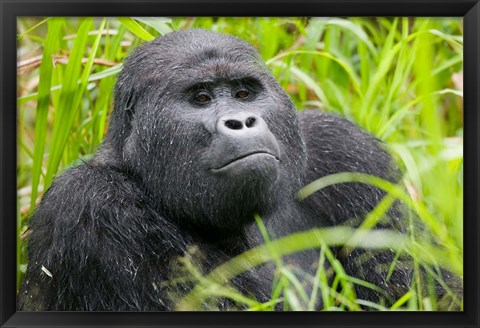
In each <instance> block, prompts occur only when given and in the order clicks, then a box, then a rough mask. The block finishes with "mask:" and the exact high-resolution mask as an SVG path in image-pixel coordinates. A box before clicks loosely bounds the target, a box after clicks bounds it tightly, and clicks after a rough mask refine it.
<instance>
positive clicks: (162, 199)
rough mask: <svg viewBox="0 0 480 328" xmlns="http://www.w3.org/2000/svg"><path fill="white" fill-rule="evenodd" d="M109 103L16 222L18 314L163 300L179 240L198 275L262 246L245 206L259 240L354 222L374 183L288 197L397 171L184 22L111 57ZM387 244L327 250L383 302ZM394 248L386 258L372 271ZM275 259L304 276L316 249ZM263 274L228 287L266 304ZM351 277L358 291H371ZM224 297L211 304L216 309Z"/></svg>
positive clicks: (226, 41)
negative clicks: (95, 137)
mask: <svg viewBox="0 0 480 328" xmlns="http://www.w3.org/2000/svg"><path fill="white" fill-rule="evenodd" d="M114 99H115V101H114V109H113V112H112V115H111V121H110V125H109V129H108V132H107V135H106V137H105V140H104V141H103V143H102V144H101V146H100V147H99V149H98V151H97V152H96V154H95V155H94V157H93V159H92V160H90V161H88V162H85V163H83V164H81V165H79V166H77V167H73V168H70V169H68V170H66V171H65V172H64V173H62V174H61V175H60V176H58V177H56V179H55V180H54V182H53V184H52V186H51V187H50V188H49V189H48V190H47V191H46V193H45V194H44V195H43V199H42V201H41V203H40V204H39V206H38V207H37V209H36V210H35V211H34V213H33V214H32V216H31V217H30V219H29V229H30V230H31V235H30V237H29V240H28V258H29V262H28V269H27V272H26V275H25V279H24V282H23V284H22V286H21V289H20V292H19V297H18V309H19V310H23V311H39V310H41V311H45V310H54V311H59V310H60V311H62V310H68V311H167V310H174V309H175V300H174V299H172V298H171V297H170V296H169V295H172V294H174V293H175V292H180V293H182V292H185V293H186V292H188V290H191V288H192V286H190V285H189V284H188V283H186V284H184V285H175V286H173V285H171V284H168V283H166V282H168V281H170V280H172V278H173V277H175V276H176V275H178V272H176V271H175V270H176V269H175V268H177V267H178V266H175V265H172V263H174V262H175V261H176V260H177V259H178V258H179V257H182V256H185V255H186V254H188V253H189V252H190V251H191V248H192V245H195V247H196V248H197V249H198V251H199V252H200V253H201V254H202V261H201V265H202V269H203V270H204V272H209V271H210V270H212V269H213V268H215V267H216V266H218V265H219V264H221V263H223V262H225V261H227V260H229V259H231V258H233V257H235V256H236V255H238V254H240V253H242V252H244V251H246V250H248V249H251V248H253V247H255V246H258V245H261V244H263V242H264V240H263V236H262V234H261V233H260V232H259V229H258V225H257V223H256V222H255V219H254V217H255V215H256V214H258V215H259V216H260V217H261V218H262V220H263V222H264V224H265V226H266V228H267V230H268V232H269V234H270V236H272V238H280V237H282V236H286V235H289V234H291V233H294V232H299V231H306V230H308V229H312V228H317V227H328V226H337V225H345V224H350V223H351V224H352V225H353V226H358V222H359V221H361V219H362V218H364V217H365V215H366V214H368V213H369V212H370V211H371V210H372V209H373V208H374V207H375V206H376V204H377V203H378V202H379V201H380V200H381V199H382V198H383V197H384V196H385V193H384V192H383V191H381V190H379V189H377V188H375V187H372V186H369V185H366V184H360V183H344V184H339V185H333V186H330V187H327V188H325V189H322V190H320V191H318V192H316V193H315V194H314V195H312V196H311V197H309V198H307V199H306V200H304V201H299V200H297V199H296V197H295V195H296V194H297V192H298V191H299V190H300V189H301V188H302V187H303V186H305V185H306V184H307V183H309V182H312V181H314V180H316V179H318V178H320V177H323V176H326V175H329V174H332V173H338V172H362V173H367V174H371V175H375V176H378V177H381V178H383V179H386V180H388V181H391V182H394V183H396V182H398V181H399V178H400V175H399V173H398V169H397V168H396V167H395V165H394V164H393V162H392V158H391V157H390V155H389V154H388V153H387V152H386V151H385V150H384V149H383V148H382V145H381V144H380V142H379V141H378V140H377V139H375V138H374V137H373V136H371V135H370V134H368V133H366V132H363V131H362V130H361V129H359V128H358V127H357V126H355V125H354V124H352V123H351V122H349V121H347V120H345V119H343V118H340V117H337V116H334V115H331V114H325V113H322V112H320V111H318V110H304V111H297V110H296V108H295V106H294V105H293V103H292V101H291V100H290V98H289V96H288V95H287V94H286V93H285V92H284V91H283V90H282V89H281V87H280V86H279V84H278V83H277V82H276V81H275V79H274V78H273V76H272V75H271V73H270V72H269V70H268V69H267V67H266V65H265V64H264V62H263V61H262V60H261V58H260V57H259V54H258V53H257V51H256V50H255V49H254V47H252V46H251V45H250V44H248V43H246V42H244V41H242V40H240V39H238V38H236V37H234V36H230V35H222V34H217V33H213V32H209V31H205V30H201V29H190V30H185V31H176V32H172V33H170V34H167V35H165V36H162V37H159V38H157V39H155V40H153V41H151V42H148V43H145V44H143V45H141V46H139V47H138V48H137V49H135V51H134V52H133V53H132V54H131V55H130V56H129V57H128V58H127V59H126V62H125V65H124V68H123V70H122V71H121V73H120V75H119V77H118V81H117V84H116V87H115V97H114ZM388 217H389V220H388V221H389V222H387V223H385V224H384V225H383V226H385V227H389V228H393V229H397V230H398V231H404V230H405V229H404V228H405V226H406V224H405V223H404V218H405V213H404V211H403V210H402V208H401V206H399V205H398V204H395V205H394V206H393V207H392V208H391V209H390V210H389V212H388ZM355 222H356V223H355ZM365 254H366V255H368V259H367V260H364V261H362V263H360V264H359V262H358V261H355V259H356V258H359V257H360V256H362V255H363V256H364V255H365ZM394 255H395V254H394V253H393V252H390V251H384V252H377V253H374V252H370V251H367V250H354V251H353V252H351V253H350V254H349V255H348V256H342V255H341V254H340V253H338V254H337V258H338V260H339V261H340V262H341V263H342V265H343V266H344V268H345V270H346V272H347V274H349V275H351V276H353V277H357V278H360V279H362V280H366V281H368V282H371V283H372V284H374V285H377V286H379V287H380V288H383V289H384V290H385V291H386V293H388V294H389V295H391V296H392V297H393V298H397V297H400V296H401V295H403V294H404V293H405V292H406V291H408V289H409V287H410V280H411V270H410V269H409V268H408V266H406V265H400V264H401V263H400V261H401V260H397V259H396V258H395V256H394ZM364 257H365V256H364ZM394 259H395V261H399V265H396V268H395V270H394V272H393V274H391V275H390V276H389V277H387V271H388V266H389V264H390V263H391V262H392V261H393V260H394ZM285 260H286V261H287V262H288V263H290V264H291V265H293V266H296V267H300V268H304V269H305V270H306V271H308V270H310V272H312V270H313V272H315V268H314V269H312V265H313V264H315V262H316V261H317V262H318V250H317V251H316V250H310V251H304V252H300V253H296V254H293V255H290V256H288V257H286V259H285ZM382 265H384V266H385V265H386V266H387V268H384V269H383V270H381V269H379V267H381V266H382ZM273 276H274V267H273V266H272V265H271V264H266V265H263V266H260V267H258V268H252V269H251V270H249V271H248V272H246V273H245V274H242V275H240V276H238V277H236V278H235V279H233V281H232V282H231V283H232V284H233V286H234V287H235V288H236V289H237V290H239V291H241V292H242V293H245V294H246V295H251V296H254V297H255V298H256V299H257V300H259V301H262V302H266V301H268V300H269V299H270V297H271V289H272V284H273ZM356 288H357V289H356V293H357V297H358V298H361V299H364V300H370V301H374V302H376V301H378V300H379V299H380V297H381V295H380V294H379V293H378V292H377V291H376V290H373V289H370V288H366V287H361V286H357V287H356ZM231 303H232V301H230V303H229V302H227V301H225V300H219V301H218V309H228V304H231ZM225 304H227V305H225ZM319 308H321V300H319Z"/></svg>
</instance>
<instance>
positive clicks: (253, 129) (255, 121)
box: [216, 112, 268, 136]
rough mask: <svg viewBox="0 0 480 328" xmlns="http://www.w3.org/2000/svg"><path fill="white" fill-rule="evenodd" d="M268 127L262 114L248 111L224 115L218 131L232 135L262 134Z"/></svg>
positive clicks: (217, 126)
mask: <svg viewBox="0 0 480 328" xmlns="http://www.w3.org/2000/svg"><path fill="white" fill-rule="evenodd" d="M267 129H268V128H267V125H266V123H265V121H264V120H263V119H262V118H261V117H260V116H258V115H255V114H252V113H248V112H241V113H235V114H227V115H223V116H222V117H220V118H219V119H218V121H217V125H216V131H217V133H219V134H223V135H230V136H240V135H244V134H245V135H251V134H258V133H260V134H261V133H263V132H266V130H267Z"/></svg>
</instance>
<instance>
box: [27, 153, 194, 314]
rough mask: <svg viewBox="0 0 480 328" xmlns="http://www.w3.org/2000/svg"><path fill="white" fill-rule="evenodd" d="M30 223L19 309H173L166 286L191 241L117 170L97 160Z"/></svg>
mask: <svg viewBox="0 0 480 328" xmlns="http://www.w3.org/2000/svg"><path fill="white" fill-rule="evenodd" d="M29 224H30V226H29V228H30V230H31V231H32V234H31V236H30V238H29V241H28V246H29V247H28V255H29V266H28V269H27V272H26V276H25V280H24V284H23V286H22V289H21V290H20V293H19V299H18V308H19V310H24V311H38V310H76V311H82V310H83V311H89V310H97V311H98V310H104V311H108V310H116V311H122V310H123V311H132V310H138V311H140V310H142V311H146V310H165V309H168V308H169V305H168V304H167V302H166V300H165V299H164V296H163V297H161V296H160V295H161V294H160V282H161V281H163V280H164V279H166V275H167V271H168V266H169V263H168V261H167V259H170V258H171V257H172V256H174V255H175V254H176V253H178V254H179V255H180V254H181V253H182V252H183V251H184V250H185V249H186V242H185V240H183V239H182V238H181V236H182V235H181V234H180V233H179V231H177V230H176V228H175V227H174V226H173V225H172V224H171V223H168V222H167V221H166V220H164V219H163V218H162V217H160V216H159V215H158V214H156V212H155V211H154V210H153V209H151V207H150V206H149V202H148V200H147V198H146V196H145V195H144V193H143V192H142V191H141V190H140V189H139V187H138V186H137V184H136V183H134V182H133V181H132V180H131V179H130V178H129V177H127V176H126V175H125V174H123V173H122V172H120V171H119V170H117V169H116V168H113V167H111V166H106V165H98V164H95V163H94V162H90V163H86V164H84V165H81V166H79V167H76V168H73V169H70V170H68V171H66V172H65V173H63V174H62V175H61V176H59V177H58V178H57V179H56V180H55V182H54V184H53V185H52V187H50V188H49V189H48V191H47V192H46V193H45V195H44V197H43V200H42V202H41V203H40V205H39V206H38V208H37V209H36V211H35V212H34V214H33V216H32V217H31V218H30V223H29ZM147 282H148V283H147Z"/></svg>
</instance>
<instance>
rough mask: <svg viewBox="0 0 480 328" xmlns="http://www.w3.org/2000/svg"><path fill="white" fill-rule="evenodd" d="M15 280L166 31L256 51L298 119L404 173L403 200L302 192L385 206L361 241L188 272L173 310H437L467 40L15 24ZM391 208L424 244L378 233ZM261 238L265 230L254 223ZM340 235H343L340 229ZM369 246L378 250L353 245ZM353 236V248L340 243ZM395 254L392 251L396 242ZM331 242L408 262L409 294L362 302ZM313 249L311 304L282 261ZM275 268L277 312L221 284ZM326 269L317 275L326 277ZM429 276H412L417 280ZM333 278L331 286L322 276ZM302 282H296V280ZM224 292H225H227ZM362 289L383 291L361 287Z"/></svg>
mask: <svg viewBox="0 0 480 328" xmlns="http://www.w3.org/2000/svg"><path fill="white" fill-rule="evenodd" d="M17 26H18V30H17V34H18V63H19V66H18V102H17V104H18V107H17V112H18V131H19V133H18V169H17V181H18V206H17V207H18V213H19V214H18V217H17V227H18V233H19V242H18V247H17V262H18V279H17V283H19V282H20V281H21V278H22V275H23V272H24V271H25V268H26V263H27V259H26V255H25V243H24V240H25V235H24V233H25V231H26V218H27V217H28V214H29V213H31V211H32V210H33V209H34V207H35V204H37V203H38V201H39V199H40V198H41V195H42V193H43V192H44V191H45V190H46V189H47V188H48V186H49V185H50V184H51V182H52V179H53V178H54V177H55V176H56V175H58V174H59V173H60V172H62V171H63V170H64V169H65V168H67V167H70V166H72V165H77V164H78V163H79V161H80V160H85V159H88V158H90V157H91V156H92V154H93V153H94V152H95V150H96V148H97V147H98V145H99V143H100V142H101V140H102V139H103V136H104V134H105V131H106V128H107V126H108V117H109V113H110V111H111V109H112V101H113V96H112V93H113V87H114V84H115V80H116V76H117V74H118V72H119V71H120V70H121V67H122V61H123V59H124V58H125V57H126V56H127V55H128V54H129V52H130V51H131V49H133V48H134V47H135V46H137V45H139V44H141V43H142V42H145V41H149V40H152V39H153V38H155V37H157V36H160V35H163V34H165V33H168V32H170V31H173V30H178V29H185V28H190V27H202V28H207V29H211V30H214V31H217V32H222V33H230V34H234V35H237V36H239V37H241V38H243V39H245V40H246V41H248V42H250V43H252V44H253V45H255V46H256V47H257V49H258V51H259V53H260V54H261V56H262V58H263V59H264V60H265V62H266V63H267V65H268V67H269V68H270V69H271V71H272V73H273V74H274V76H275V77H276V79H277V80H278V81H279V83H280V85H281V86H282V87H283V88H284V89H285V90H286V91H287V92H288V93H289V94H290V96H291V97H292V100H293V102H294V103H295V105H296V106H297V107H298V108H299V109H300V110H301V109H303V108H306V107H310V108H318V109H319V110H323V111H327V112H334V113H338V114H340V115H342V116H345V117H347V118H349V119H351V120H353V121H355V122H356V123H357V124H358V125H360V126H361V127H363V128H364V129H366V130H368V131H370V132H371V133H373V134H375V135H376V136H378V137H379V138H380V139H382V140H384V141H385V143H386V146H387V147H388V149H389V150H390V151H391V153H392V154H393V155H394V157H395V158H396V160H397V162H398V164H399V165H400V166H401V168H402V169H403V171H404V173H405V174H404V179H403V180H404V181H403V182H404V184H405V185H406V187H407V188H406V189H407V191H408V192H405V190H404V189H402V188H400V187H399V186H394V185H390V184H388V183H386V182H385V181H381V180H379V179H376V178H372V177H366V176H362V175H354V174H353V175H352V174H343V175H342V174H339V175H335V176H330V177H325V178H322V179H320V180H318V181H316V182H314V183H312V184H310V185H309V186H306V187H305V188H304V189H303V190H302V192H301V193H300V195H299V197H306V196H307V195H308V194H309V193H311V192H314V191H316V190H318V189H319V188H323V187H325V186H326V185H328V184H332V183H341V182H345V181H359V182H362V183H370V184H373V185H375V186H377V187H379V188H381V189H385V190H386V191H387V192H388V193H389V194H388V196H387V197H386V198H385V199H384V200H382V202H380V203H379V205H378V206H377V207H376V208H375V209H374V210H373V211H372V213H370V214H369V215H368V216H367V217H366V218H365V220H364V221H363V223H362V225H361V227H360V229H359V230H357V231H353V230H352V229H350V228H347V227H338V228H335V229H340V232H342V233H343V235H344V236H345V238H344V239H340V240H339V239H338V238H333V237H332V236H333V233H338V232H339V231H338V230H337V231H335V230H328V229H325V230H322V229H316V230H312V231H309V232H305V233H301V234H299V235H292V236H288V237H286V238H284V239H281V240H270V239H269V237H268V234H267V233H266V231H263V233H264V238H265V245H263V246H261V247H259V248H258V249H255V250H251V251H249V252H247V253H245V254H242V255H241V256H239V257H237V258H235V259H232V260H231V261H229V262H227V263H225V264H224V265H222V266H220V267H219V268H217V269H215V270H214V271H212V272H211V273H209V274H208V275H204V274H203V273H201V272H200V271H198V269H196V268H195V266H194V265H193V264H192V263H191V261H189V260H188V258H186V259H184V264H185V266H186V267H187V268H188V270H189V272H190V273H191V274H192V275H193V276H194V278H195V280H196V281H198V282H199V283H198V285H197V287H196V288H195V289H194V290H193V291H192V292H191V294H189V295H187V296H186V297H185V298H183V299H182V300H181V301H179V303H178V304H179V308H183V309H186V308H188V309H192V308H193V309H195V308H198V307H199V304H200V302H201V300H206V299H208V298H212V297H213V296H215V295H216V296H226V297H229V298H232V299H234V300H235V301H236V302H238V303H239V304H245V305H246V306H247V307H248V308H249V309H250V310H271V309H273V308H274V307H275V304H276V303H277V302H281V301H283V302H284V304H285V305H284V307H285V309H289V310H311V309H313V308H314V307H315V300H316V299H317V297H318V296H320V298H321V299H322V301H323V304H324V310H359V309H360V306H362V307H365V308H371V309H377V310H436V309H437V302H436V299H435V295H434V294H433V293H427V294H426V295H422V294H421V292H422V291H421V286H422V285H423V286H427V285H431V281H432V280H435V279H437V277H436V276H437V273H436V267H437V266H438V265H442V266H445V267H446V268H448V269H450V270H451V271H452V272H455V273H456V274H458V275H460V276H462V275H463V262H462V259H463V91H462V85H461V81H462V76H463V75H462V74H463V72H462V69H463V66H462V64H463V37H462V34H463V27H462V21H461V19H458V18H434V19H425V18H415V19H414V18H372V19H364V18H351V19H343V18H330V19H327V18H319V19H305V18H282V19H280V18H208V17H207V18H171V19H170V18H158V19H154V18H145V17H143V18H119V19H117V18H105V19H101V18H81V19H73V18H68V19H65V18H29V17H23V18H19V19H18V24H17ZM394 199H401V200H403V201H404V202H405V203H406V204H407V205H408V207H409V208H410V209H411V210H412V211H413V212H414V213H416V215H417V216H418V218H419V219H420V220H421V221H422V223H423V224H424V225H425V227H426V229H427V232H428V233H430V234H431V239H426V238H422V237H421V236H419V235H414V234H410V235H408V236H406V237H405V236H399V235H392V232H390V231H373V230H371V229H372V228H374V227H375V225H376V224H377V222H378V221H379V220H380V219H381V218H382V216H383V215H384V214H385V212H386V211H387V210H388V207H389V206H390V205H391V204H392V202H393V200H394ZM258 224H259V228H260V229H262V224H261V220H258ZM342 229H343V230H342ZM359 234H360V235H362V234H375V236H374V237H375V240H376V241H377V243H376V244H369V245H365V244H362V243H361V242H360V241H359V240H360V239H359V238H358V236H359ZM347 237H348V238H347ZM392 240H393V241H396V243H395V244H392V243H391V241H392ZM339 243H345V244H347V245H350V246H352V245H357V246H362V247H369V248H373V249H376V248H382V247H392V248H393V249H395V250H397V251H398V252H399V254H400V252H408V253H409V254H410V255H411V256H412V259H413V262H414V266H415V268H416V272H415V279H414V283H413V285H412V290H411V291H410V292H408V293H407V294H405V295H404V296H403V297H402V298H400V299H399V300H395V301H396V302H394V303H393V305H392V306H390V307H386V306H385V305H384V304H372V303H366V302H365V301H362V300H358V299H356V296H355V293H354V285H355V284H363V285H365V284H367V283H366V282H364V281H361V280H358V279H354V278H352V277H349V276H348V275H346V273H345V271H344V270H343V268H342V267H341V265H340V263H339V262H338V261H336V260H335V258H334V256H333V254H332V252H331V249H330V247H333V246H339V245H340V244H339ZM309 247H315V248H317V249H318V250H319V263H326V262H328V263H330V266H331V270H332V271H333V272H330V271H328V272H327V270H323V269H319V270H318V271H317V272H316V274H315V276H312V277H310V278H311V279H312V281H313V284H314V286H315V288H313V291H312V293H311V294H310V295H309V293H308V292H307V291H305V290H304V289H303V287H302V285H301V284H300V283H299V281H298V280H297V278H296V277H298V275H299V273H298V272H294V271H293V269H292V268H290V267H288V266H287V265H286V264H285V263H283V262H282V258H281V256H282V255H284V254H287V253H289V252H292V251H295V250H300V249H306V248H309ZM270 260H272V261H274V263H275V265H276V269H277V270H276V276H275V279H274V285H273V286H272V295H273V299H272V302H269V303H267V304H261V303H259V302H257V301H256V300H253V299H251V298H249V297H248V296H245V295H241V294H240V293H238V291H235V290H234V289H232V288H231V287H228V285H219V283H218V282H219V281H224V280H225V279H227V280H228V279H229V278H231V277H232V276H233V275H235V274H239V273H241V272H242V271H243V270H246V269H247V268H248V265H251V264H252V263H254V264H260V263H263V262H265V261H270ZM320 267H321V266H320ZM421 270H422V271H426V272H427V274H426V275H420V274H419V272H420V271H421ZM333 273H335V278H334V279H333V281H331V282H329V279H328V277H329V276H331V275H332V274H333ZM300 274H301V273H300ZM221 279H224V280H221ZM369 287H370V288H377V287H375V286H369Z"/></svg>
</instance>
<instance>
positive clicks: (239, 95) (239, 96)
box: [235, 90, 249, 99]
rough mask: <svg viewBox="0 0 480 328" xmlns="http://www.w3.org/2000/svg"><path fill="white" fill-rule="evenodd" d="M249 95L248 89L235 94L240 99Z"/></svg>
mask: <svg viewBox="0 0 480 328" xmlns="http://www.w3.org/2000/svg"><path fill="white" fill-rule="evenodd" d="M248 96H249V93H248V91H247V90H240V91H238V92H237V93H236V94H235V98H238V99H247V98H248Z"/></svg>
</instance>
